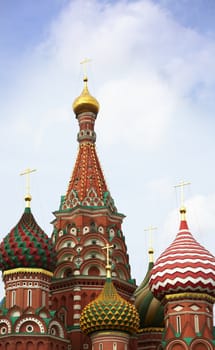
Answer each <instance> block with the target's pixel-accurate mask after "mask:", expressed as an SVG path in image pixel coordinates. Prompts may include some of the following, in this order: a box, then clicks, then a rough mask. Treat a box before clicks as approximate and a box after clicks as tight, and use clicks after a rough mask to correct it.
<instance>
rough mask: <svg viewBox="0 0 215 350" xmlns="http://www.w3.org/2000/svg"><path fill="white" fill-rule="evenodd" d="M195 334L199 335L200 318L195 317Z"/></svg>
mask: <svg viewBox="0 0 215 350" xmlns="http://www.w3.org/2000/svg"><path fill="white" fill-rule="evenodd" d="M194 325H195V332H196V333H199V316H198V315H194Z"/></svg>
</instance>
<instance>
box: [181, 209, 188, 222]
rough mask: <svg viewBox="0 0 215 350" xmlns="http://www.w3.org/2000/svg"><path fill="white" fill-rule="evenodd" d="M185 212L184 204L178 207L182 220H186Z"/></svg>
mask: <svg viewBox="0 0 215 350" xmlns="http://www.w3.org/2000/svg"><path fill="white" fill-rule="evenodd" d="M186 212H187V210H186V208H185V207H184V206H182V207H181V208H180V214H181V220H182V221H186Z"/></svg>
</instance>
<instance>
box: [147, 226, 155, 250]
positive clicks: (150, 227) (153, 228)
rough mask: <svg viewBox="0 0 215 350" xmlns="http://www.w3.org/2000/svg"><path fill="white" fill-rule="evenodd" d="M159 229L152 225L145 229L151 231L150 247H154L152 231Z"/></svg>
mask: <svg viewBox="0 0 215 350" xmlns="http://www.w3.org/2000/svg"><path fill="white" fill-rule="evenodd" d="M154 230H157V227H154V226H152V225H150V226H149V227H148V228H145V229H144V231H148V232H149V248H152V231H154Z"/></svg>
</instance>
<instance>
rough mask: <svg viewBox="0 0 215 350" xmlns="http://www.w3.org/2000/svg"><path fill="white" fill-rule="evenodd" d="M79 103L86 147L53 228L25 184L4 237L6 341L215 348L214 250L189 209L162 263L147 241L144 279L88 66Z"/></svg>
mask: <svg viewBox="0 0 215 350" xmlns="http://www.w3.org/2000/svg"><path fill="white" fill-rule="evenodd" d="M73 110H74V113H75V116H76V119H77V121H78V124H79V132H78V137H77V139H78V143H79V150H78V154H77V159H76V162H75V165H74V169H73V172H72V175H71V178H70V181H69V184H68V189H67V192H66V194H65V195H64V196H62V197H61V200H60V205H59V208H58V209H57V210H56V211H55V212H54V216H55V219H54V221H53V233H52V236H51V237H48V236H47V235H46V233H45V232H44V231H43V230H42V229H41V228H40V227H39V225H38V224H37V222H36V221H35V219H34V216H33V214H32V212H31V208H30V203H31V196H30V194H29V193H27V194H26V196H25V202H26V205H25V210H24V213H23V215H22V217H21V218H20V220H19V222H18V223H17V225H16V226H14V228H13V229H12V230H11V231H10V232H9V233H8V235H6V236H5V237H4V239H3V241H2V242H1V244H0V268H1V271H2V276H3V281H4V284H5V298H4V300H3V301H2V303H1V307H0V350H21V349H22V350H23V349H26V350H82V349H83V350H188V349H190V350H213V349H215V334H214V327H213V303H214V301H215V258H214V257H213V256H212V255H211V254H210V253H209V252H208V251H207V250H206V249H205V248H204V247H202V246H201V245H200V244H199V243H198V242H197V241H196V240H195V238H194V237H193V236H192V234H191V233H190V231H189V228H188V224H187V221H186V209H185V208H181V209H180V215H181V219H180V227H179V232H178V233H177V235H176V238H175V240H174V242H173V243H172V244H171V245H170V247H168V248H167V249H166V250H165V252H164V253H163V254H162V255H161V256H160V257H159V258H158V260H157V261H156V262H155V263H154V261H153V250H152V249H150V250H149V266H148V270H147V271H146V274H145V277H144V276H143V282H142V283H141V284H140V286H138V287H137V286H136V282H135V280H134V279H133V278H132V276H131V267H130V264H129V255H128V251H127V246H126V238H125V235H124V233H123V230H122V223H123V218H124V215H123V214H122V213H120V212H118V210H117V208H116V206H115V204H114V200H113V198H112V196H111V193H110V191H109V189H108V187H107V184H106V181H105V178H104V174H103V171H102V168H101V165H100V162H99V159H98V156H97V152H96V133H95V130H94V125H95V121H96V118H97V114H98V112H99V103H98V101H97V100H96V98H94V97H93V96H91V94H90V92H89V90H88V80H87V77H86V76H85V77H84V88H83V91H82V93H81V95H80V96H79V97H77V98H76V99H75V101H74V103H73ZM29 172H30V170H29Z"/></svg>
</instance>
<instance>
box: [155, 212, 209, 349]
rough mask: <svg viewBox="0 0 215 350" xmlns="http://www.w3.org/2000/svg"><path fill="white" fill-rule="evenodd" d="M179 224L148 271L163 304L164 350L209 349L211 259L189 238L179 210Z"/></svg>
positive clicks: (184, 220) (188, 232)
mask: <svg viewBox="0 0 215 350" xmlns="http://www.w3.org/2000/svg"><path fill="white" fill-rule="evenodd" d="M180 213H181V223H180V228H179V232H178V234H177V236H176V238H175V240H174V241H173V243H172V244H171V245H170V246H169V247H168V248H167V249H166V250H165V251H164V252H163V253H162V254H161V256H160V257H159V258H158V260H157V261H156V263H155V265H154V267H153V268H152V271H151V279H150V286H151V290H152V293H153V294H154V296H155V297H156V298H158V299H159V300H162V303H163V304H164V315H165V331H164V337H163V342H162V343H163V349H165V350H170V349H171V350H188V349H189V350H213V349H214V348H215V340H214V336H213V303H214V301H215V257H214V256H213V255H211V254H210V253H209V252H208V251H207V250H206V249H205V248H204V247H202V246H201V245H200V244H199V243H198V242H197V241H196V240H195V239H194V237H193V236H192V234H191V233H190V231H189V229H188V225H187V221H186V218H185V213H186V210H185V208H184V207H182V208H181V210H180Z"/></svg>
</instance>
